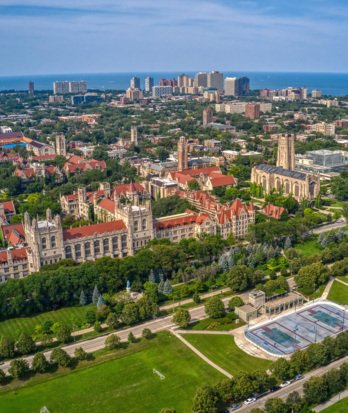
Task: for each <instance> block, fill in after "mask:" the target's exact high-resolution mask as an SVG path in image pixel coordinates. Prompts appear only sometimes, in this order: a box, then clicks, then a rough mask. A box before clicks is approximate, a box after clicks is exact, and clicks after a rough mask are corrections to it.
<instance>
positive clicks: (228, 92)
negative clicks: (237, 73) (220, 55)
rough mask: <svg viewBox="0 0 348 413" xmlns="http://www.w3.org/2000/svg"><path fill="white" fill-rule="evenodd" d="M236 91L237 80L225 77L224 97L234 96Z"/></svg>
mask: <svg viewBox="0 0 348 413" xmlns="http://www.w3.org/2000/svg"><path fill="white" fill-rule="evenodd" d="M236 89H237V78H236V77H226V79H225V82H224V93H225V96H236Z"/></svg>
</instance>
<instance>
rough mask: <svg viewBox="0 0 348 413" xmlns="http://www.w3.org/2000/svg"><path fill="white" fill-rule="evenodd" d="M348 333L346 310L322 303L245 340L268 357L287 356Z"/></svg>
mask: <svg viewBox="0 0 348 413" xmlns="http://www.w3.org/2000/svg"><path fill="white" fill-rule="evenodd" d="M347 329H348V312H347V311H346V310H344V308H343V307H341V306H338V305H336V304H330V303H328V302H319V303H316V304H313V305H311V306H307V307H304V308H302V309H301V310H298V311H296V312H293V313H290V314H287V315H284V316H282V317H279V318H276V319H274V320H272V321H270V322H268V323H265V324H261V325H258V326H257V325H256V326H255V327H252V328H250V329H247V330H246V331H245V336H246V337H247V338H248V339H249V340H250V341H252V342H253V343H254V344H256V345H257V346H259V347H261V348H263V349H264V350H266V351H267V352H268V353H272V354H274V355H278V356H279V355H281V356H284V355H287V354H292V353H293V352H294V351H296V350H301V349H303V348H305V347H307V346H309V345H310V344H311V343H316V342H319V341H322V340H324V338H325V337H329V336H334V335H336V334H338V333H340V332H342V331H345V330H347Z"/></svg>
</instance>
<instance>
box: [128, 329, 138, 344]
mask: <svg viewBox="0 0 348 413" xmlns="http://www.w3.org/2000/svg"><path fill="white" fill-rule="evenodd" d="M127 340H128V343H135V342H136V341H137V339H136V338H135V336H134V334H133V333H132V332H131V331H130V332H129V334H128V339H127Z"/></svg>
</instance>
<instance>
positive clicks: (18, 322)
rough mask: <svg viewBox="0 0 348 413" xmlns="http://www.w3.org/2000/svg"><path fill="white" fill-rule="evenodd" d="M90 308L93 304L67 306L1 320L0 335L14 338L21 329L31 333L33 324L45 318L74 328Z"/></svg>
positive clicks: (40, 322)
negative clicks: (35, 314) (29, 315)
mask: <svg viewBox="0 0 348 413" xmlns="http://www.w3.org/2000/svg"><path fill="white" fill-rule="evenodd" d="M90 309H95V306H94V305H89V306H85V307H81V306H77V307H68V308H62V309H60V310H56V311H49V312H47V313H42V314H39V315H37V316H34V317H21V318H12V319H10V320H6V321H2V322H0V336H2V335H4V336H8V337H12V338H14V339H16V338H17V337H18V336H19V335H20V333H21V332H22V331H25V332H26V333H28V334H32V333H33V332H34V329H35V326H36V325H38V324H42V323H43V322H44V321H46V320H51V321H52V322H53V323H55V322H61V323H64V324H67V325H70V326H71V327H72V328H73V326H75V329H76V327H77V326H80V325H82V324H83V323H84V322H85V314H86V312H87V311H88V310H90Z"/></svg>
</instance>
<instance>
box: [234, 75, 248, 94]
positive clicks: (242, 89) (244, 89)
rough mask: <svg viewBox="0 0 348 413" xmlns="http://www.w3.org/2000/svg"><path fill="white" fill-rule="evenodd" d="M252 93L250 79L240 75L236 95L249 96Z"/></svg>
mask: <svg viewBox="0 0 348 413" xmlns="http://www.w3.org/2000/svg"><path fill="white" fill-rule="evenodd" d="M249 94H250V79H249V78H248V77H240V78H238V79H237V83H236V96H248V95H249Z"/></svg>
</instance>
